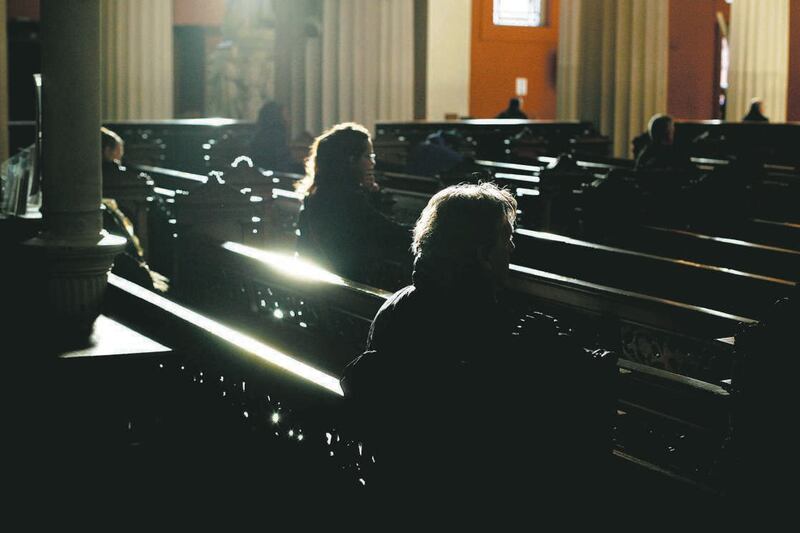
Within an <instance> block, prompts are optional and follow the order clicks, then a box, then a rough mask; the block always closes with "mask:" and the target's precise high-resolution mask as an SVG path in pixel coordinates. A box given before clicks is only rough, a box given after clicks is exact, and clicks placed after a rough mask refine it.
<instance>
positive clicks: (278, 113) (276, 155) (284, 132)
mask: <svg viewBox="0 0 800 533" xmlns="http://www.w3.org/2000/svg"><path fill="white" fill-rule="evenodd" d="M288 129H289V128H288V126H287V124H286V117H285V114H284V110H283V106H281V105H280V104H279V103H277V102H267V103H265V104H264V105H263V106H262V107H261V110H260V111H259V112H258V120H256V132H255V134H254V135H253V139H252V140H251V141H250V158H251V159H252V160H253V163H254V164H255V165H256V166H257V167H260V168H263V169H265V170H277V171H280V172H293V173H295V174H302V173H303V165H302V164H301V163H300V162H299V161H295V159H294V158H293V157H292V152H291V150H290V148H289V141H288V137H289V133H288Z"/></svg>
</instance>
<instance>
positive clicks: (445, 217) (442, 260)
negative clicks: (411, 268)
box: [411, 183, 517, 268]
mask: <svg viewBox="0 0 800 533" xmlns="http://www.w3.org/2000/svg"><path fill="white" fill-rule="evenodd" d="M516 217H517V201H516V200H515V199H514V197H513V196H512V195H511V193H509V192H508V191H507V190H505V189H501V188H499V187H498V186H497V185H494V184H493V183H478V184H466V183H461V184H459V185H453V186H452V187H447V188H446V189H442V190H441V191H439V192H438V193H436V194H435V195H434V196H433V197H432V198H431V199H430V201H429V202H428V205H427V206H425V209H424V210H423V211H422V214H421V215H420V217H419V219H418V220H417V223H416V225H415V226H414V240H413V242H412V244H411V251H412V252H413V253H414V257H415V258H416V260H418V261H419V260H421V259H424V260H425V262H426V263H427V266H428V267H431V266H433V267H434V268H437V266H436V264H438V265H439V268H450V267H451V266H454V265H459V264H464V263H470V262H474V261H475V260H476V259H477V257H476V255H475V250H476V249H477V248H480V247H484V246H491V245H493V244H494V242H495V241H496V239H497V230H498V222H499V221H501V220H506V221H507V222H508V223H509V224H511V225H512V226H513V225H514V221H515V220H516Z"/></svg>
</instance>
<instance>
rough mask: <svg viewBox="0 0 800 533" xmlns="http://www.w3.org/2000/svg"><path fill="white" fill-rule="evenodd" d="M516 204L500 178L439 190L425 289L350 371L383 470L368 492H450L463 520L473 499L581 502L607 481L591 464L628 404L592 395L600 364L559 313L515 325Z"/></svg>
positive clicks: (430, 224)
mask: <svg viewBox="0 0 800 533" xmlns="http://www.w3.org/2000/svg"><path fill="white" fill-rule="evenodd" d="M516 209H517V205H516V201H515V200H514V197H513V196H512V195H511V194H510V193H509V192H508V191H505V190H502V189H499V188H498V187H497V186H495V185H494V184H491V183H482V184H461V185H456V186H452V187H448V188H446V189H444V190H442V191H440V192H439V193H437V194H436V195H434V196H433V198H431V200H430V202H429V203H428V205H427V207H426V208H425V210H424V211H423V213H422V215H421V216H420V218H419V220H418V221H417V224H416V227H415V229H414V241H413V245H412V249H413V252H414V256H415V261H414V273H413V284H412V285H409V286H407V287H405V288H403V289H401V290H400V291H398V292H396V293H395V294H394V295H393V296H392V297H390V298H389V299H388V300H387V301H386V303H385V304H384V305H383V306H382V307H381V309H380V310H379V311H378V313H377V315H376V316H375V319H374V321H373V323H372V327H371V329H370V332H369V337H368V340H367V351H366V352H365V353H364V354H362V355H361V356H360V357H358V358H357V359H356V360H355V361H353V362H352V363H350V365H348V367H347V368H346V369H345V372H344V377H343V379H342V382H341V383H342V389H343V390H344V393H345V399H346V401H347V402H348V404H349V405H350V406H351V409H352V411H351V412H352V413H353V415H354V417H355V420H356V421H357V427H360V428H361V430H362V433H361V434H362V435H363V436H364V437H365V439H364V440H365V442H366V444H367V446H368V448H369V449H370V450H371V451H372V450H374V451H375V460H376V468H379V469H381V471H380V473H378V472H376V473H375V479H372V480H370V481H368V482H367V487H370V486H371V485H370V483H372V487H373V489H372V490H374V491H377V492H378V493H381V494H382V495H384V494H385V495H393V493H394V492H395V491H397V493H398V494H402V495H405V494H412V495H414V497H420V495H422V497H431V498H433V500H430V501H435V502H440V501H441V500H440V499H439V498H438V497H437V496H436V495H437V494H442V493H447V494H448V499H452V501H456V502H458V505H459V506H462V507H460V511H459V512H460V513H461V512H469V511H471V510H472V509H470V508H469V506H466V507H464V506H463V505H464V503H465V502H467V501H472V502H476V503H477V502H479V503H481V504H482V505H484V504H485V505H487V506H488V507H487V508H493V509H497V507H496V506H495V504H499V505H508V507H509V508H513V507H514V504H511V503H510V502H511V501H513V499H514V498H521V499H524V500H526V501H531V500H533V501H537V502H541V501H542V500H539V496H540V494H539V493H537V490H536V489H537V488H538V489H541V490H542V491H543V492H544V493H545V494H541V495H542V496H544V497H545V498H547V497H554V498H559V497H563V496H564V494H565V493H566V492H569V493H570V498H577V497H580V495H581V494H580V493H581V491H582V490H590V489H589V487H590V485H591V479H594V478H593V476H594V474H596V472H594V471H592V469H591V468H589V467H588V463H587V461H588V462H592V463H593V461H594V460H595V459H596V458H597V457H600V456H602V457H603V458H607V457H608V456H610V438H609V437H608V431H609V430H610V426H611V423H610V418H609V417H610V416H611V415H612V413H613V409H614V407H613V405H614V402H613V401H611V402H608V401H605V400H607V398H606V399H605V400H604V401H600V397H599V396H594V395H593V394H592V393H589V392H588V391H590V390H592V391H595V390H599V389H596V387H597V386H598V385H599V383H600V380H593V378H591V377H590V372H589V367H591V366H592V364H593V361H594V360H593V359H592V358H591V356H589V357H587V352H585V351H584V349H583V348H582V347H580V346H578V345H577V344H576V343H575V342H574V340H573V339H572V338H571V337H570V336H568V335H566V334H564V332H562V331H559V328H558V327H557V325H556V323H555V321H554V320H553V319H551V318H550V317H547V316H545V315H541V314H539V313H537V314H534V316H525V317H523V318H521V319H516V320H515V319H513V317H512V316H511V313H510V311H509V309H508V308H507V307H506V306H504V305H503V304H502V303H501V302H502V300H501V293H502V287H503V285H504V282H505V279H506V277H507V275H508V268H509V258H510V254H511V252H512V250H513V249H514V245H513V243H512V235H513V225H514V222H515V217H516ZM600 359H602V360H603V361H604V362H608V361H611V358H608V357H598V359H597V360H600ZM611 362H612V363H613V361H611ZM613 371H614V372H615V371H616V367H613ZM562 387H566V388H569V391H570V392H566V391H565V390H564V389H562ZM578 391H580V393H578ZM582 394H590V395H592V397H593V401H591V402H588V403H590V404H591V405H587V404H584V403H583V399H582V398H583V397H582ZM554 398H558V400H557V401H555V402H554ZM523 426H525V427H527V429H522V427H523ZM527 431H533V433H534V434H535V435H538V436H536V437H534V438H533V439H528V438H527V437H525V436H523V435H525V434H526V432H527ZM598 450H599V452H598ZM573 454H574V457H573ZM562 459H563V461H562ZM602 460H603V459H601V460H600V461H602ZM584 478H589V479H590V481H587V480H586V479H584ZM521 480H525V481H524V482H525V487H526V490H524V491H522V492H519V486H518V484H517V482H518V481H521ZM575 487H578V488H577V489H576V488H575ZM562 491H564V492H562ZM494 498H496V499H494ZM384 501H393V499H392V498H387V499H385V500H384ZM390 505H391V504H390ZM437 505H438V503H437Z"/></svg>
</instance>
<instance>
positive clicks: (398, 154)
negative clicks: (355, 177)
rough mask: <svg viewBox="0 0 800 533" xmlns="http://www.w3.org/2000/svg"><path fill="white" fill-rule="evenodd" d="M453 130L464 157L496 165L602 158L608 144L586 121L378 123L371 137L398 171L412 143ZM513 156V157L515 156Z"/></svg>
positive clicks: (380, 153)
mask: <svg viewBox="0 0 800 533" xmlns="http://www.w3.org/2000/svg"><path fill="white" fill-rule="evenodd" d="M440 130H442V131H448V132H455V133H456V135H458V136H459V137H461V138H462V139H463V141H464V142H463V143H462V146H461V150H462V153H463V154H464V155H465V156H467V157H473V158H477V159H490V160H497V161H505V160H515V159H519V158H521V157H522V158H525V159H526V160H528V161H530V160H533V158H535V157H536V156H539V155H546V154H553V153H555V154H558V153H561V152H562V151H569V150H570V149H571V148H572V149H578V150H581V151H586V152H595V153H600V154H606V153H607V151H608V149H609V146H610V144H609V141H608V139H607V138H606V137H602V136H600V135H599V134H598V133H597V132H596V131H595V129H594V127H593V126H592V125H591V124H590V123H588V122H576V121H572V122H570V121H564V122H556V121H548V120H493V119H475V120H460V121H449V122H379V123H378V124H376V126H375V136H374V139H373V142H374V145H375V153H376V154H377V155H378V160H379V161H380V162H382V163H384V164H387V165H389V166H390V167H392V169H393V170H397V171H401V172H402V169H403V168H404V167H405V165H406V163H407V162H408V154H409V152H410V150H411V148H413V147H414V146H415V145H417V144H419V143H421V142H423V141H424V140H425V139H426V137H428V135H430V134H432V133H435V132H437V131H440ZM515 154H516V155H515Z"/></svg>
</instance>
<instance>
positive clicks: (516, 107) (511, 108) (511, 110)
mask: <svg viewBox="0 0 800 533" xmlns="http://www.w3.org/2000/svg"><path fill="white" fill-rule="evenodd" d="M520 103H521V102H520V101H519V98H512V99H510V100H509V101H508V108H506V109H504V110H502V111H501V112H500V113H498V115H497V118H522V119H526V118H528V115H526V114H525V112H524V111H523V110H522V109H520Z"/></svg>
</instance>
